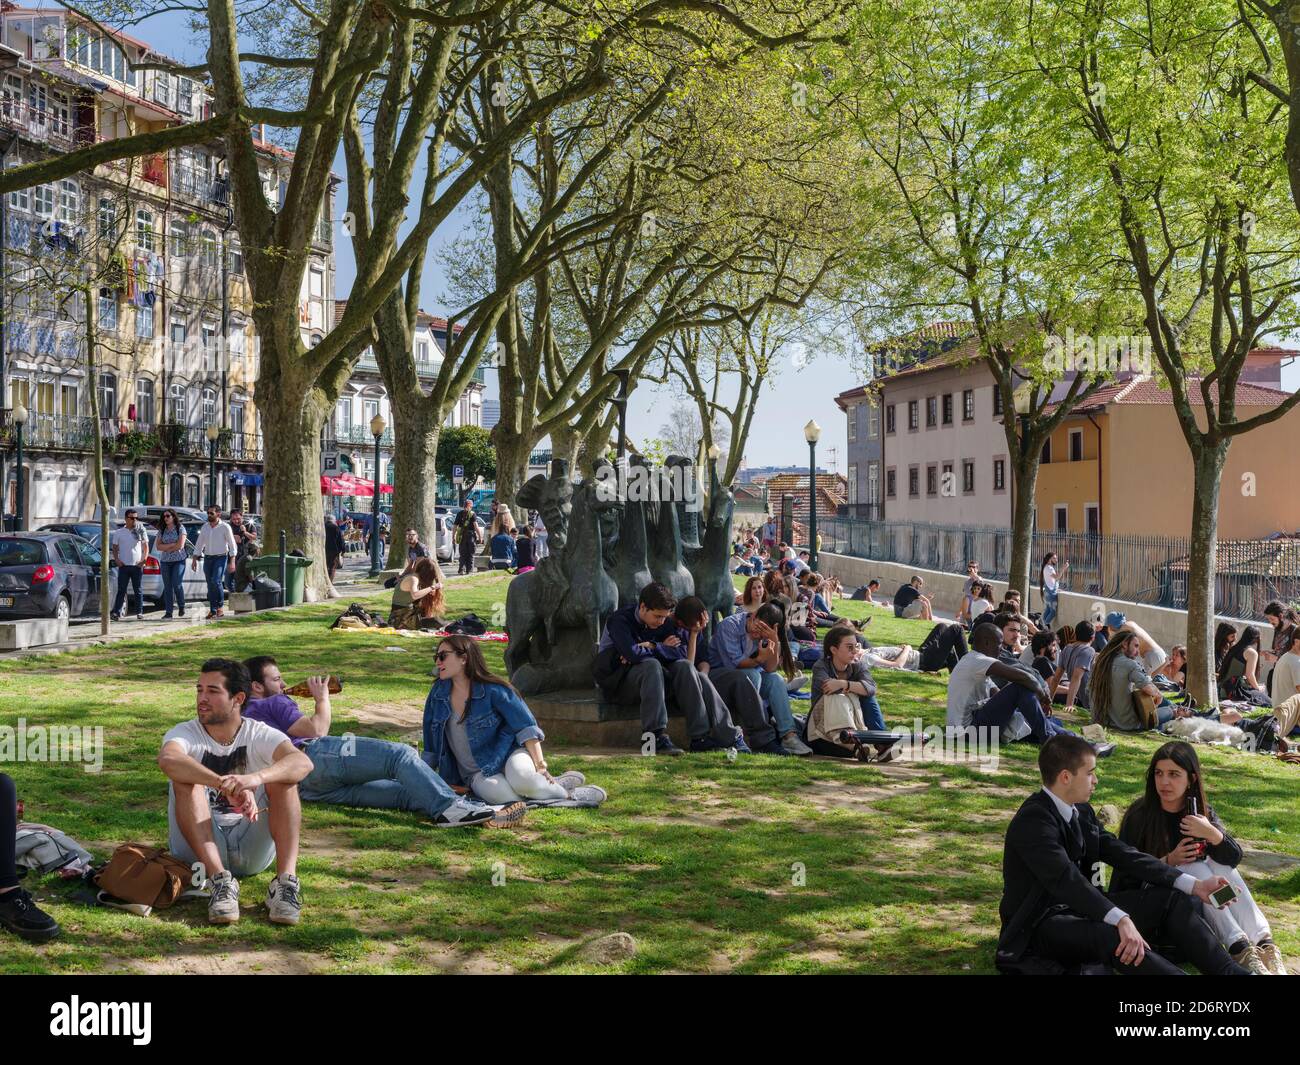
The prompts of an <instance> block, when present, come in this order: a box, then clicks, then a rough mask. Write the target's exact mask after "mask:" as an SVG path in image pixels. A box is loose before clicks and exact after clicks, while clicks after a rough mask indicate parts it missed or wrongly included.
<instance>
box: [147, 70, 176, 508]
mask: <svg viewBox="0 0 1300 1065" xmlns="http://www.w3.org/2000/svg"><path fill="white" fill-rule="evenodd" d="M153 98H154V99H155V100H157V101H158V102H159V103H160V104H163V105H164V106H166V107H171V105H172V76H171V75H170V74H168V73H167V71H165V70H159V71H156V72H155V73H154V76H153ZM176 494H177V495H178V496H179V495H180V492H179V491H177V493H176ZM174 505H175V506H178V507H179V506H180V505H181V503H180V500H179V499H177V500H175V501H174Z"/></svg>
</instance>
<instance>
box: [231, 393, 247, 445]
mask: <svg viewBox="0 0 1300 1065" xmlns="http://www.w3.org/2000/svg"><path fill="white" fill-rule="evenodd" d="M230 432H231V434H232V435H234V436H235V437H241V436H243V435H244V401H243V400H242V399H232V400H231V401H230Z"/></svg>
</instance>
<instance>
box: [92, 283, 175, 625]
mask: <svg viewBox="0 0 1300 1065" xmlns="http://www.w3.org/2000/svg"><path fill="white" fill-rule="evenodd" d="M82 294H83V297H84V299H85V302H86V306H85V313H86V380H87V381H89V382H90V417H91V424H92V426H93V427H94V428H93V433H94V441H95V452H94V455H95V457H94V460H93V461H94V466H93V467H92V468H91V471H90V476H91V477H92V478H93V479H94V484H95V498H96V499H97V500H99V544H100V547H101V548H102V550H101V551H100V552H99V631H100V634H101V635H103V636H107V635H108V612H109V610H110V609H111V607H112V604H111V603H110V602H109V601H108V599H109V588H110V587H111V581H110V575H111V571H110V570H109V567H108V489H107V488H106V487H105V485H104V436H103V434H102V433H101V432H100V431H99V426H100V421H99V387H98V385H99V371H98V369H96V366H95V344H96V343H97V338H96V336H95V332H96V330H95V326H96V324H97V323H96V318H95V315H94V313H93V312H92V311H91V308H92V307H94V306H95V305H94V303H92V302H91V299H90V286H89V285H87V286H86V288H84V289H83V290H82ZM168 609H170V606H169V607H168Z"/></svg>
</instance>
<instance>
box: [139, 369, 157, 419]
mask: <svg viewBox="0 0 1300 1065" xmlns="http://www.w3.org/2000/svg"><path fill="white" fill-rule="evenodd" d="M135 420H136V423H137V424H140V425H153V382H152V381H150V380H147V379H146V378H143V377H141V378H137V379H136V382H135Z"/></svg>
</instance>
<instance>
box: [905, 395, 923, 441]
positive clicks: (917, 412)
mask: <svg viewBox="0 0 1300 1065" xmlns="http://www.w3.org/2000/svg"><path fill="white" fill-rule="evenodd" d="M920 427H921V403H920V401H919V400H915V399H909V400H908V401H907V431H908V432H909V433H914V432H916V430H917V429H919V428H920Z"/></svg>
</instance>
